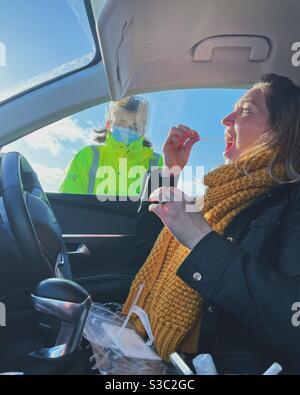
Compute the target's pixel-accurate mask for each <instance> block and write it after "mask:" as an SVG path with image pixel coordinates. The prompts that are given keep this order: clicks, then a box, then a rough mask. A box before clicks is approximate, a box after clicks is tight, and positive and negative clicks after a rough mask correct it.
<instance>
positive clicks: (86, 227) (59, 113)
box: [0, 0, 137, 294]
mask: <svg viewBox="0 0 300 395" xmlns="http://www.w3.org/2000/svg"><path fill="white" fill-rule="evenodd" d="M33 3H34V4H33ZM104 3H105V2H103V1H97V2H95V1H94V2H93V4H92V2H91V1H89V0H76V1H75V2H74V1H72V0H58V1H57V0H54V1H52V2H49V1H48V0H41V1H40V2H39V4H38V5H37V4H36V2H32V1H28V2H26V4H25V3H24V2H23V1H19V0H16V2H15V3H14V7H12V6H11V5H10V3H9V2H7V4H5V7H4V10H5V11H6V13H4V14H2V17H0V18H1V20H2V19H3V20H2V22H1V26H2V27H1V28H0V33H1V34H0V37H1V47H0V49H1V69H0V72H1V85H0V92H1V93H0V104H1V106H0V119H1V122H0V145H1V146H2V152H5V151H6V152H7V151H11V150H18V151H20V152H22V153H24V151H23V149H24V147H25V146H26V147H27V148H28V147H29V148H30V143H29V141H30V139H31V142H33V140H35V142H34V143H33V144H35V148H37V147H38V149H36V151H40V153H41V155H43V154H44V155H46V156H49V152H46V151H43V149H44V148H45V147H46V146H48V148H49V147H50V150H51V144H54V145H53V149H54V151H55V150H56V149H57V147H58V146H60V144H61V143H60V142H59V139H58V140H55V141H54V140H53V138H52V140H51V137H50V136H48V135H47V134H46V135H45V134H43V133H42V132H41V133H40V134H39V133H35V134H34V133H33V134H32V133H31V132H32V131H36V130H43V128H47V127H49V125H50V127H51V125H55V124H56V122H59V121H60V120H61V119H65V118H66V117H68V116H71V115H72V114H74V113H79V112H81V111H84V110H85V109H88V108H92V107H93V106H95V105H100V104H101V103H105V102H107V101H108V100H109V97H110V92H109V89H108V85H107V78H106V72H105V68H104V64H103V62H102V57H101V52H100V46H99V41H98V37H97V31H96V23H95V16H94V13H93V12H94V11H95V9H96V10H97V12H99V10H101V7H102V6H103V4H104ZM9 23H14V25H15V29H14V34H12V30H11V29H10V28H9V25H8V24H9ZM33 25H34V26H35V29H32V28H31V26H33ZM36 30H39V32H40V35H39V37H38V38H37V36H36ZM22 35H23V36H24V37H23V38H22ZM15 36H18V37H19V42H16V40H15ZM2 40H3V43H2ZM22 40H23V41H22ZM74 44H76V45H74ZM22 46H23V48H25V49H24V51H25V50H26V51H27V56H25V53H21V54H19V52H20V48H21V47H22ZM26 46H27V47H26ZM3 49H5V50H6V52H5V55H6V56H5V58H4V53H3ZM12 59H13V60H14V61H15V63H13V62H12ZM17 60H19V63H18V64H17ZM15 114H18V116H17V117H16V116H15ZM99 116H100V115H99ZM61 127H62V129H61V131H62V139H64V137H65V136H64V131H66V132H68V130H69V129H68V127H69V126H68V125H66V124H63V125H61ZM64 128H66V129H64ZM75 129H76V128H75ZM72 133H73V132H71V134H72ZM23 136H25V137H23ZM26 136H27V137H26ZM39 136H40V137H39ZM52 137H53V136H52ZM77 137H78V136H77ZM75 138H76V137H75ZM26 139H27V140H26ZM72 139H73V140H72ZM79 139H80V137H79ZM64 141H66V140H64ZM70 141H71V143H72V142H74V136H73V137H72V136H71V137H70ZM11 142H15V145H14V144H12V145H9V143H11ZM26 144H27V145H26ZM38 144H40V146H38ZM82 145H84V141H82ZM29 148H28V149H29ZM31 148H32V146H31ZM73 149H74V150H75V148H74V147H73ZM25 151H26V150H25ZM54 151H52V153H53V152H54ZM31 153H32V152H29V153H28V151H26V152H25V156H27V158H28V160H29V161H30V162H31V163H32V161H34V160H35V156H34V155H31ZM55 155H56V153H54V156H55ZM33 165H34V163H33ZM36 165H37V168H36V170H37V173H38V174H39V176H41V175H40V172H42V173H43V171H44V170H45V168H46V166H47V163H46V165H45V164H44V167H41V166H42V165H41V164H40V162H38V161H37V162H36ZM65 165H66V163H65ZM65 165H64V166H65ZM54 170H56V171H57V168H56V169H54ZM60 170H63V169H60ZM51 177H53V174H52V175H51V176H50V178H51ZM46 192H48V191H47V189H46ZM48 198H49V201H50V202H51V205H52V207H53V210H54V213H55V215H56V217H57V219H58V221H59V223H60V226H61V228H62V232H63V237H64V241H65V243H66V247H67V249H68V251H69V252H70V254H69V255H70V261H71V265H72V272H73V278H74V279H75V280H78V281H79V282H81V281H82V282H83V284H84V285H86V286H87V288H88V289H90V288H91V291H92V293H93V294H97V292H98V289H99V288H100V291H99V292H100V293H101V294H103V292H104V291H103V284H105V285H106V286H107V285H108V280H109V278H110V277H109V276H110V275H113V277H112V279H116V278H119V279H121V281H123V279H124V281H125V283H126V285H127V286H128V284H130V280H131V276H129V274H130V272H131V269H130V268H129V267H125V266H124V264H122V263H120V262H122V261H123V262H124V258H126V257H128V256H129V255H130V253H131V250H132V243H133V233H134V226H135V220H136V212H137V202H131V201H125V202H118V201H107V202H99V201H98V200H97V198H96V197H95V196H88V195H86V196H79V195H72V194H58V193H51V192H50V193H48ZM132 274H133V273H132ZM102 275H105V277H104V282H102V283H101V279H100V280H97V277H101V276H102ZM116 275H118V276H117V277H116ZM92 277H93V278H94V279H96V280H95V281H94V283H97V284H98V285H95V286H94V283H93V284H91V278H92ZM100 283H101V284H102V285H99V284H100ZM110 287H111V285H110ZM108 288H109V287H108V286H107V289H108ZM127 288H128V287H127Z"/></svg>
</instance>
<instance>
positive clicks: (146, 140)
mask: <svg viewBox="0 0 300 395" xmlns="http://www.w3.org/2000/svg"><path fill="white" fill-rule="evenodd" d="M243 92H244V91H243V90H238V89H186V90H174V91H164V92H155V93H147V94H143V95H138V96H137V97H136V96H135V97H134V98H135V99H137V100H138V101H139V100H140V102H143V103H146V104H147V106H148V107H147V111H148V112H147V117H146V119H145V116H144V115H145V114H144V115H143V113H142V115H140V114H139V116H137V117H135V118H132V116H131V115H130V114H131V113H130V111H129V112H128V111H127V113H126V111H125V112H124V111H123V110H121V112H120V111H119V109H118V108H117V110H116V109H115V108H113V110H112V109H111V108H112V107H114V106H115V103H105V104H101V105H98V106H95V107H92V108H89V109H88V110H85V111H82V112H80V113H77V114H74V115H72V116H70V117H68V118H65V119H62V120H60V121H58V122H55V123H53V124H50V125H48V126H46V127H44V128H42V129H40V130H37V131H35V132H32V133H31V134H29V135H27V136H25V137H23V138H21V139H19V140H17V141H15V142H13V143H11V144H9V145H7V146H5V147H3V148H2V152H9V151H18V152H20V153H22V154H23V155H24V156H25V157H26V158H27V159H28V160H29V162H30V163H31V165H32V167H33V168H34V169H35V171H36V172H37V174H38V176H39V179H40V181H41V183H42V186H43V188H44V190H45V191H46V192H56V193H74V194H96V195H98V196H100V197H102V198H104V199H105V197H108V196H110V197H111V196H121V195H122V196H132V197H136V196H138V195H139V194H140V192H141V182H140V180H141V177H142V173H143V171H144V170H148V167H149V166H156V167H162V166H163V158H162V146H163V143H164V141H165V139H166V137H167V135H168V132H169V130H170V128H171V127H172V126H176V125H178V124H184V125H187V126H189V127H190V128H192V129H194V130H196V131H198V132H199V134H200V142H199V143H197V144H196V145H195V146H194V148H193V151H192V154H191V156H190V159H189V163H188V166H187V167H186V169H185V172H184V174H183V175H182V177H181V180H180V183H179V186H180V187H181V188H182V189H184V191H185V192H186V193H188V194H189V195H198V194H199V193H201V192H202V190H201V189H199V184H200V182H199V181H201V179H202V177H203V175H204V174H205V173H207V172H208V171H209V170H211V169H212V168H215V167H216V166H218V165H220V164H221V160H220V158H222V152H223V151H224V126H223V125H221V122H220V121H221V120H222V119H223V118H224V117H225V116H226V115H227V114H228V113H229V112H231V111H232V103H233V102H235V101H236V100H237V99H238V98H239V97H240V96H242V94H243ZM123 104H124V103H123ZM125 105H126V106H127V107H126V106H125V110H126V109H128V108H130V109H131V110H132V109H134V108H136V106H140V105H141V104H140V103H139V102H135V101H128V100H127V102H126V101H125ZM130 106H131V107H130ZM141 106H142V107H143V105H141ZM108 114H110V116H109V117H108ZM128 114H129V115H128ZM108 118H111V119H113V122H108ZM110 121H111V120H110ZM144 124H145V125H144ZM143 125H144V126H145V136H142V137H143V138H141V134H137V133H136V132H137V131H139V130H142V128H143ZM108 130H109V132H107V131H108ZM125 159H126V160H125ZM120 160H121V162H120ZM120 163H121V165H122V166H120ZM125 173H126V174H125ZM99 180H100V181H99Z"/></svg>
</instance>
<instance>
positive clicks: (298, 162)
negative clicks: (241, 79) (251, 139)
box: [250, 74, 300, 183]
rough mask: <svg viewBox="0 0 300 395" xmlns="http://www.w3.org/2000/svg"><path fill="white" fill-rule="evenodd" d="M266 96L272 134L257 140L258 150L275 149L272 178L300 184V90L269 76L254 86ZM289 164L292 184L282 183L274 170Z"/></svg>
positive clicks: (289, 178) (277, 77)
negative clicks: (279, 165) (278, 166)
mask: <svg viewBox="0 0 300 395" xmlns="http://www.w3.org/2000/svg"><path fill="white" fill-rule="evenodd" d="M253 88H254V89H256V88H259V89H261V90H262V91H263V92H264V93H265V99H266V105H267V109H268V112H269V125H270V130H271V131H272V133H267V134H265V135H264V136H263V137H262V138H261V139H259V140H257V142H256V143H255V145H254V147H252V148H250V149H251V151H252V149H253V151H255V147H258V146H260V147H265V146H268V147H272V148H274V152H275V154H274V157H273V158H272V161H271V163H270V167H269V173H270V176H271V177H272V178H273V179H274V180H275V181H277V182H278V183H284V182H290V183H291V182H296V181H299V180H300V87H299V86H297V85H296V84H294V83H293V81H292V80H290V79H289V78H287V77H284V76H280V75H278V74H265V75H263V76H262V77H261V79H260V80H259V81H258V82H257V83H256V84H254V86H253ZM281 161H283V162H284V163H285V168H286V174H287V177H288V181H286V180H285V181H284V180H278V179H277V178H276V176H275V175H274V171H273V170H274V166H275V165H276V164H277V163H279V162H281Z"/></svg>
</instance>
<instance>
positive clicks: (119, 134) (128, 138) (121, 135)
mask: <svg viewBox="0 0 300 395" xmlns="http://www.w3.org/2000/svg"><path fill="white" fill-rule="evenodd" d="M111 134H112V137H113V138H114V139H115V140H116V141H119V142H120V143H124V144H126V145H130V144H131V143H134V142H135V141H137V140H138V139H139V138H141V134H140V133H139V132H136V131H134V130H132V129H129V128H124V127H121V126H113V127H112V130H111Z"/></svg>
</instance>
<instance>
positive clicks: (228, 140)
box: [224, 137, 235, 154]
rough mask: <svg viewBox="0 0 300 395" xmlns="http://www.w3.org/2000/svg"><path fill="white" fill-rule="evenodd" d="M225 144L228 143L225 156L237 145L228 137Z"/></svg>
mask: <svg viewBox="0 0 300 395" xmlns="http://www.w3.org/2000/svg"><path fill="white" fill-rule="evenodd" d="M225 143H226V146H225V152H224V153H225V154H227V152H228V151H229V150H230V149H231V148H232V147H233V146H234V145H235V143H234V140H233V138H229V137H227V138H226V139H225Z"/></svg>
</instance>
